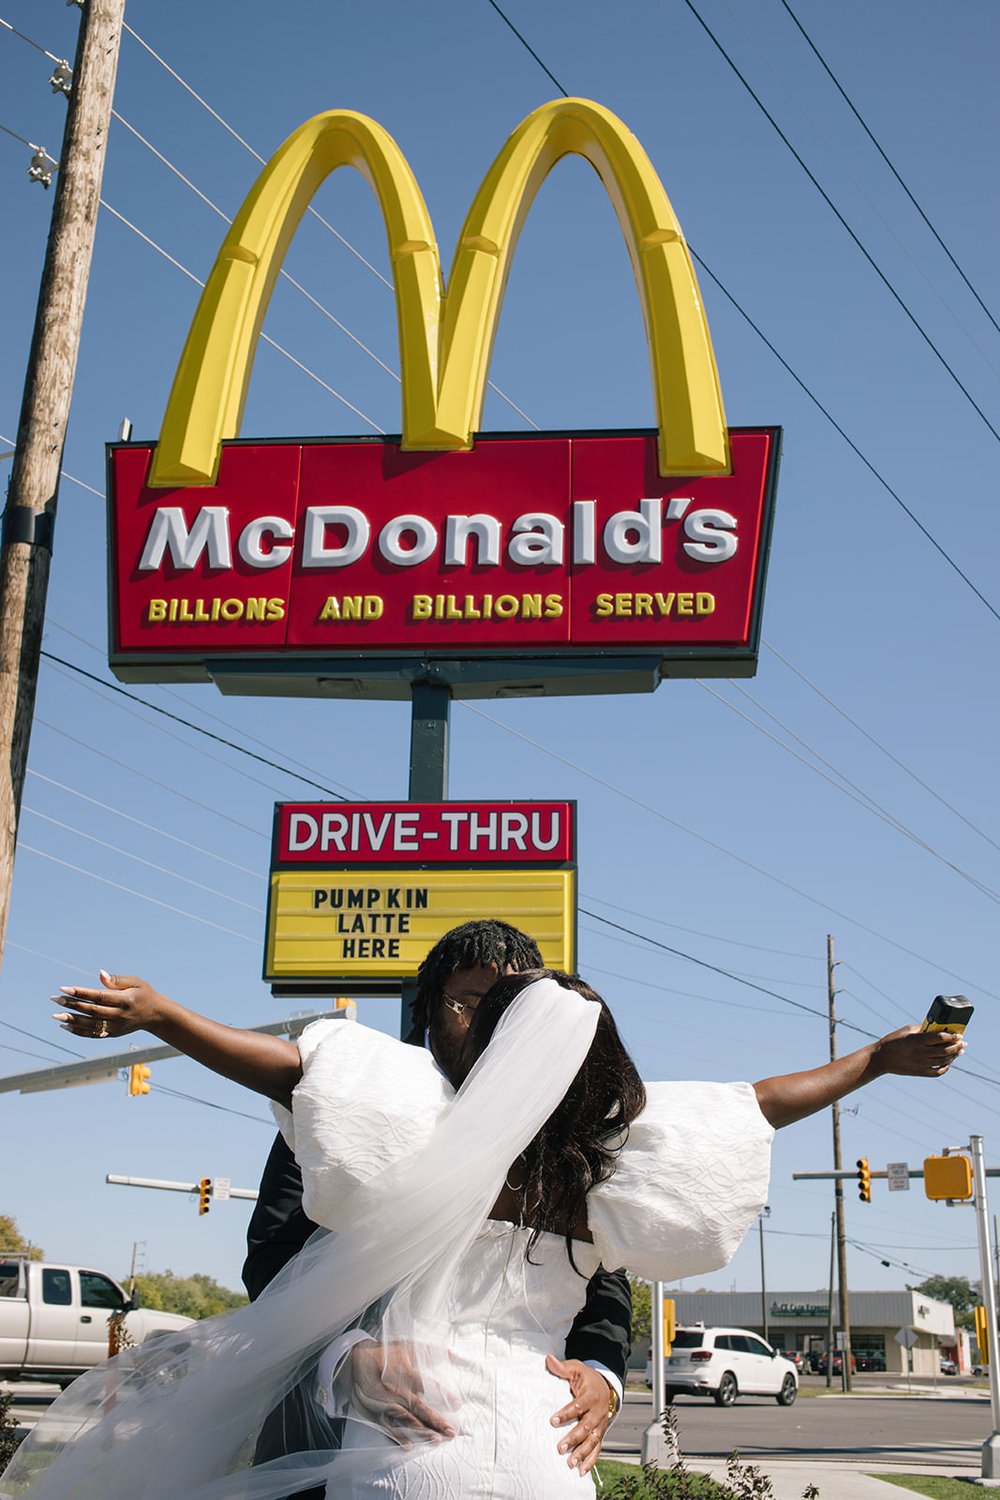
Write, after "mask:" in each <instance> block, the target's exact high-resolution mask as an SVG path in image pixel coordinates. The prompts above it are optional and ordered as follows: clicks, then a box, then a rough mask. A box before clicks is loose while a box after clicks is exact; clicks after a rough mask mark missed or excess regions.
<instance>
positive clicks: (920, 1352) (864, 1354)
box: [665, 1287, 967, 1376]
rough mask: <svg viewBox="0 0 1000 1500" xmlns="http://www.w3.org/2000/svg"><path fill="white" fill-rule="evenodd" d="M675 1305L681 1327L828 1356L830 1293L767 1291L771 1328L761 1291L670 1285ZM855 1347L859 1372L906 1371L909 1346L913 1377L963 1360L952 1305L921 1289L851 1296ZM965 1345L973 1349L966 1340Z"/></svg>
mask: <svg viewBox="0 0 1000 1500" xmlns="http://www.w3.org/2000/svg"><path fill="white" fill-rule="evenodd" d="M665 1291H666V1295H667V1296H668V1297H672V1298H673V1299H674V1302H675V1304H676V1316H677V1323H678V1325H686V1324H691V1323H704V1324H705V1325H706V1326H714V1327H724V1328H748V1329H751V1330H753V1332H755V1333H760V1334H763V1335H764V1337H765V1338H766V1339H767V1340H768V1342H769V1343H771V1344H773V1345H774V1346H775V1348H779V1349H788V1350H798V1351H799V1352H800V1353H801V1354H802V1355H803V1357H804V1358H805V1357H808V1355H809V1354H811V1353H815V1354H823V1353H825V1351H826V1345H827V1335H828V1320H829V1305H830V1304H829V1296H828V1293H827V1292H826V1291H821V1292H785V1291H779V1292H768V1294H767V1297H766V1307H767V1324H766V1327H765V1324H764V1319H763V1316H762V1314H763V1311H764V1308H763V1306H762V1301H761V1294H760V1292H759V1291H757V1292H684V1291H674V1290H672V1289H671V1288H669V1287H667V1288H665ZM833 1310H834V1347H835V1348H836V1335H837V1332H838V1331H839V1330H838V1321H839V1320H838V1316H837V1314H838V1303H837V1300H836V1299H834V1304H833ZM850 1313H851V1350H852V1353H853V1354H854V1357H855V1359H856V1360H857V1364H858V1369H869V1370H884V1371H886V1373H887V1374H893V1373H895V1374H905V1373H906V1371H907V1351H906V1348H905V1343H906V1341H907V1340H908V1339H909V1338H910V1337H912V1338H913V1340H914V1342H913V1344H912V1348H911V1350H910V1355H911V1358H912V1365H911V1366H910V1368H911V1370H912V1373H913V1374H914V1375H935V1376H936V1375H937V1374H938V1372H939V1368H940V1358H941V1355H943V1354H944V1355H947V1356H948V1357H949V1358H951V1359H954V1360H956V1362H957V1363H958V1364H959V1367H960V1368H964V1367H965V1364H966V1362H965V1361H963V1360H962V1357H961V1354H962V1351H961V1349H960V1347H959V1345H960V1341H959V1338H958V1335H957V1333H956V1330H955V1318H954V1312H953V1309H952V1307H951V1304H950V1303H949V1302H936V1301H935V1300H934V1298H933V1297H927V1296H925V1295H924V1293H923V1292H913V1291H902V1292H852V1293H851V1307H850ZM961 1344H963V1345H964V1346H965V1348H967V1344H966V1341H965V1340H962V1341H961Z"/></svg>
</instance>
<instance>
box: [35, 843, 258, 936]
mask: <svg viewBox="0 0 1000 1500" xmlns="http://www.w3.org/2000/svg"><path fill="white" fill-rule="evenodd" d="M17 847H18V849H24V850H26V851H27V853H28V854H37V855H38V857H39V859H48V860H51V862H52V863H53V864H54V865H61V866H62V867H63V869H64V870H73V871H74V872H75V873H76V874H77V875H85V876H86V877H87V879H88V880H96V881H98V882H99V883H100V884H101V885H109V886H111V888H112V890H116V891H124V892H125V894H126V895H128V896H137V897H138V899H139V900H140V901H148V902H149V903H150V905H151V906H160V907H162V908H163V909H164V910H165V911H172V912H174V913H175V914H176V915H177V916H179V917H190V919H191V921H192V922H200V923H201V925H202V926H203V927H214V928H215V930H216V932H224V933H225V934H226V935H227V937H235V938H239V939H240V941H241V942H242V943H254V944H259V939H258V938H254V937H249V936H248V935H247V934H246V933H245V932H237V931H236V929H235V928H233V927H223V926H222V925H221V923H219V922H210V921H209V919H208V918H207V917H201V916H199V915H198V913H197V912H193V911H184V909H183V908H182V907H180V906H172V905H171V903H170V902H169V901H160V900H158V899H157V897H156V896H147V895H146V893H145V892H144V891H137V890H136V889H135V887H134V886H131V885H122V884H120V882H119V881H117V880H108V879H107V877H106V876H104V875H97V874H96V873H95V872H94V871H93V870H87V869H84V868H83V867H82V866H81V865H74V864H71V863H70V861H69V860H68V859H59V858H58V857H57V856H56V855H55V854H47V853H46V852H45V850H44V849H36V848H34V846H33V845H32V844H25V843H22V842H21V840H20V839H19V840H18V845H17Z"/></svg>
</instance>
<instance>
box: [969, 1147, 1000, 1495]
mask: <svg viewBox="0 0 1000 1500" xmlns="http://www.w3.org/2000/svg"><path fill="white" fill-rule="evenodd" d="M969 1153H970V1155H971V1157H972V1174H973V1182H974V1184H975V1189H976V1196H975V1200H974V1202H975V1209H976V1229H977V1231H978V1234H979V1276H980V1281H981V1283H982V1295H983V1306H984V1307H985V1309H986V1327H987V1330H988V1338H989V1343H990V1349H989V1361H990V1411H991V1414H992V1417H993V1431H992V1432H991V1433H990V1435H989V1437H988V1438H987V1439H986V1441H985V1443H984V1444H983V1463H982V1470H981V1477H982V1478H983V1479H1000V1360H998V1359H997V1299H996V1292H995V1288H994V1286H993V1277H992V1275H991V1274H990V1273H991V1270H992V1267H991V1266H990V1221H989V1207H988V1204H987V1200H986V1158H985V1156H984V1153H983V1138H982V1136H981V1135H973V1136H970V1137H969Z"/></svg>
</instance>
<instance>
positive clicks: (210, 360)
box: [150, 99, 729, 486]
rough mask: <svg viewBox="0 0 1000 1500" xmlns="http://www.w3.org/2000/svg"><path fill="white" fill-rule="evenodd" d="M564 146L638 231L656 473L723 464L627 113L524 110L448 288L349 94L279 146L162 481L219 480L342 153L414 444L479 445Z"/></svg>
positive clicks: (684, 257)
mask: <svg viewBox="0 0 1000 1500" xmlns="http://www.w3.org/2000/svg"><path fill="white" fill-rule="evenodd" d="M568 154H576V155H579V156H583V157H584V158H585V159H586V160H587V161H589V162H590V163H591V165H592V166H593V167H594V170H595V171H596V172H597V174H598V176H599V177H600V179H601V182H602V183H603V185H604V188H605V191H606V192H607V194H608V197H609V198H610V200H611V203H612V205H613V207H614V209H615V212H616V214H617V216H618V221H619V224H620V225H621V229H622V233H623V235H624V237H625V242H626V245H627V246H628V251H629V256H630V258H631V261H632V267H633V270H634V273H635V278H636V285H637V287H638V291H639V298H640V302H641V304H642V309H643V316H644V319H645V324H646V337H647V341H648V344H649V354H650V364H651V367H652V379H653V390H654V397H655V403H656V416H657V425H658V427H659V433H660V469H661V472H662V473H664V474H672V473H676V474H719V473H726V472H728V470H729V442H728V433H727V429H726V421H725V414H724V411H723V406H722V395H721V391H720V389H719V379H718V374H717V371H716V366H715V357H714V355H713V352H712V342H711V338H710V336H709V332H708V323H707V320H706V318H705V312H704V308H703V307H702V304H701V298H700V295H699V291H698V283H697V280H696V277H695V274H694V267H693V265H692V263H691V258H690V255H689V254H688V250H687V246H686V245H685V243H684V237H683V235H682V233H681V229H680V225H679V224H678V222H677V218H676V216H675V214H674V212H673V209H672V208H671V206H670V201H669V199H668V198H667V195H666V193H665V192H664V190H663V186H662V184H661V182H660V180H659V178H658V177H657V175H656V173H655V171H654V170H653V167H652V164H651V163H650V161H649V158H648V157H647V156H646V153H645V152H644V150H643V149H642V146H641V145H640V144H639V142H638V141H637V140H636V138H635V136H633V135H632V134H631V132H630V131H629V130H627V129H626V127H625V126H624V125H623V124H622V122H621V120H619V119H618V118H617V116H616V115H614V114H612V113H611V111H610V110H607V109H604V108H603V107H602V106H601V105H599V104H594V103H591V102H590V101H588V100H586V99H559V100H556V101H554V102H553V103H551V104H544V105H542V106H541V107H540V108H539V109H536V110H535V111H534V112H533V113H532V114H530V115H529V116H528V117H527V119H525V120H524V121H523V122H522V123H521V124H520V125H519V126H518V128H517V130H515V131H514V133H513V135H512V136H511V137H510V139H509V140H508V141H507V143H506V145H505V146H504V148H503V150H502V151H501V152H500V154H499V156H498V157H497V159H496V161H495V162H494V163H493V165H492V166H491V167H490V169H489V171H488V172H487V174H486V176H485V177H484V179H483V182H482V185H481V187H480V189H479V191H478V193H477V194H476V197H475V199H474V201H473V204H472V207H471V208H470V210H469V214H468V217H467V219H466V221H465V225H464V227H463V229H462V233H461V235H460V236H459V242H458V246H457V249H456V251H455V259H454V262H453V265H452V271H451V276H450V278H449V282H448V289H447V292H445V291H444V289H443V287H442V283H441V264H440V259H439V256H438V251H437V245H436V243H435V240H434V230H433V226H432V224H431V220H430V215H429V214H428V212H427V207H426V204H425V203H424V200H423V197H422V195H421V193H420V189H419V187H418V185H417V182H416V179H415V178H414V176H413V173H412V171H411V170H410V166H409V163H408V162H407V161H406V158H405V157H404V156H403V154H402V152H401V151H400V150H399V147H398V146H397V145H396V143H395V141H394V140H393V139H392V137H391V136H390V135H389V134H388V132H387V131H385V130H383V129H382V127H381V126H380V125H378V124H377V123H376V122H375V121H374V120H371V119H369V118H368V117H367V116H365V115H361V114H357V113H355V112H354V111H351V110H331V111H328V112H327V113H325V114H322V115H317V116H316V117H315V118H314V119H312V120H307V121H306V123H305V124H304V125H301V126H300V127H299V129H298V130H296V131H295V132H294V134H292V135H291V136H290V137H289V138H288V140H287V141H286V142H285V144H284V145H283V146H281V147H280V148H279V150H278V151H277V152H276V153H275V155H274V156H273V157H272V158H271V160H270V162H268V164H267V166H266V167H265V168H264V170H263V172H262V173H261V174H260V176H259V177H258V179H257V181H256V183H255V184H254V186H253V188H252V189H251V191H250V193H249V195H248V196H247V199H246V201H245V203H244V205H243V207H242V209H241V210H240V213H239V215H238V217H237V218H236V220H235V221H234V223H233V225H232V228H231V229H230V231H229V233H228V234H227V235H226V238H225V240H224V241H223V244H222V248H221V249H220V251H219V254H218V257H217V259H216V262H215V265H214V266H213V268H212V273H211V275H210V276H209V279H208V282H207V283H206V286H205V290H204V292H203V293H202V297H201V300H200V302H199V304H198V308H197V310H196V312H195V315H194V319H193V320H192V323H191V329H190V332H189V333H188V337H187V341H186V343H185V346H184V351H183V353H182V355H181V359H180V363H179V365H178V367H177V373H176V375H175V377H174V383H173V387H172V389H171V392H170V398H169V400H168V402H167V409H166V412H165V414H164V419H163V428H162V431H161V433H160V441H159V444H158V447H157V451H156V455H155V458H154V463H153V471H152V475H151V478H150V483H151V484H154V485H171V486H173V485H188V484H206V483H210V482H211V481H212V479H213V476H214V474H215V472H216V470H217V467H218V458H219V451H220V443H221V441H222V440H223V439H224V438H229V437H235V436H236V435H237V434H238V432H239V426H240V418H241V415H242V411H243V406H244V402H245V400H246V393H247V388H248V385H249V380H250V371H251V368H252V364H253V355H254V351H255V349H256V345H257V336H258V334H259V332H260V327H261V324H262V322H263V319H264V315H265V312H266V310H267V305H268V302H269V300H270V296H271V291H272V289H273V286H274V282H275V280H276V278H277V276H278V273H279V271H280V269H281V265H282V262H283V260H284V256H285V253H286V251H287V249H288V246H289V244H290V243H291V239H292V236H293V235H294V233H295V231H296V229H297V228H298V225H299V221H300V220H301V218H302V215H303V214H304V212H305V210H306V208H307V207H308V205H309V203H310V202H311V200H312V198H313V196H314V194H315V193H316V191H317V189H318V188H319V187H320V185H321V183H322V182H323V181H324V180H325V179H326V178H327V177H328V176H329V175H330V173H331V172H333V171H335V170H336V169H337V168H338V167H341V166H352V167H355V168H356V169H357V170H358V171H360V172H361V173H362V175H363V176H364V177H365V178H366V180H367V181H368V182H369V184H370V185H371V187H372V189H373V191H374V193H375V195H376V197H377V198H378V201H379V205H380V207H381V209H382V214H383V217H384V220H385V226H386V233H387V236H388V241H389V254H390V258H391V262H392V268H393V276H394V280H395V287H396V312H397V322H398V327H399V346H400V364H401V370H402V386H403V413H402V434H403V447H404V448H408V449H431V450H449V449H451V450H454V449H462V448H469V447H471V445H472V435H473V433H474V432H475V431H476V429H477V428H478V426H479V424H480V420H481V414H482V407H483V398H484V394H485V389H486V380H487V374H488V370H489V360H490V353H491V350H492V346H493V339H494V335H495V333H496V327H497V322H498V319H499V316H500V307H501V303H502V300H503V293H504V288H505V286H506V283H507V276H508V273H509V270H510V265H511V260H512V258H513V254H514V250H515V247H516V245H517V239H518V235H519V233H520V230H521V226H522V225H523V223H524V221H525V219H526V217H527V215H528V213H529V211H530V209H531V205H532V203H533V201H534V198H535V195H536V193H537V192H538V189H539V187H540V186H541V184H542V183H543V182H544V180H545V178H546V177H547V176H548V174H549V172H550V171H551V170H552V168H553V167H554V166H555V164H556V162H557V161H559V160H560V158H561V157H563V156H566V155H568Z"/></svg>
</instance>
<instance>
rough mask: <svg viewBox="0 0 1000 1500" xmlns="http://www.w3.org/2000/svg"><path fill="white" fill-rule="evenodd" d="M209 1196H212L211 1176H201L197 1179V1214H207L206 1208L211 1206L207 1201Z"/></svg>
mask: <svg viewBox="0 0 1000 1500" xmlns="http://www.w3.org/2000/svg"><path fill="white" fill-rule="evenodd" d="M211 1196H212V1179H211V1177H201V1178H199V1180H198V1212H199V1214H207V1213H208V1210H209V1208H210V1207H211V1203H210V1201H209V1200H210V1199H211Z"/></svg>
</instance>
